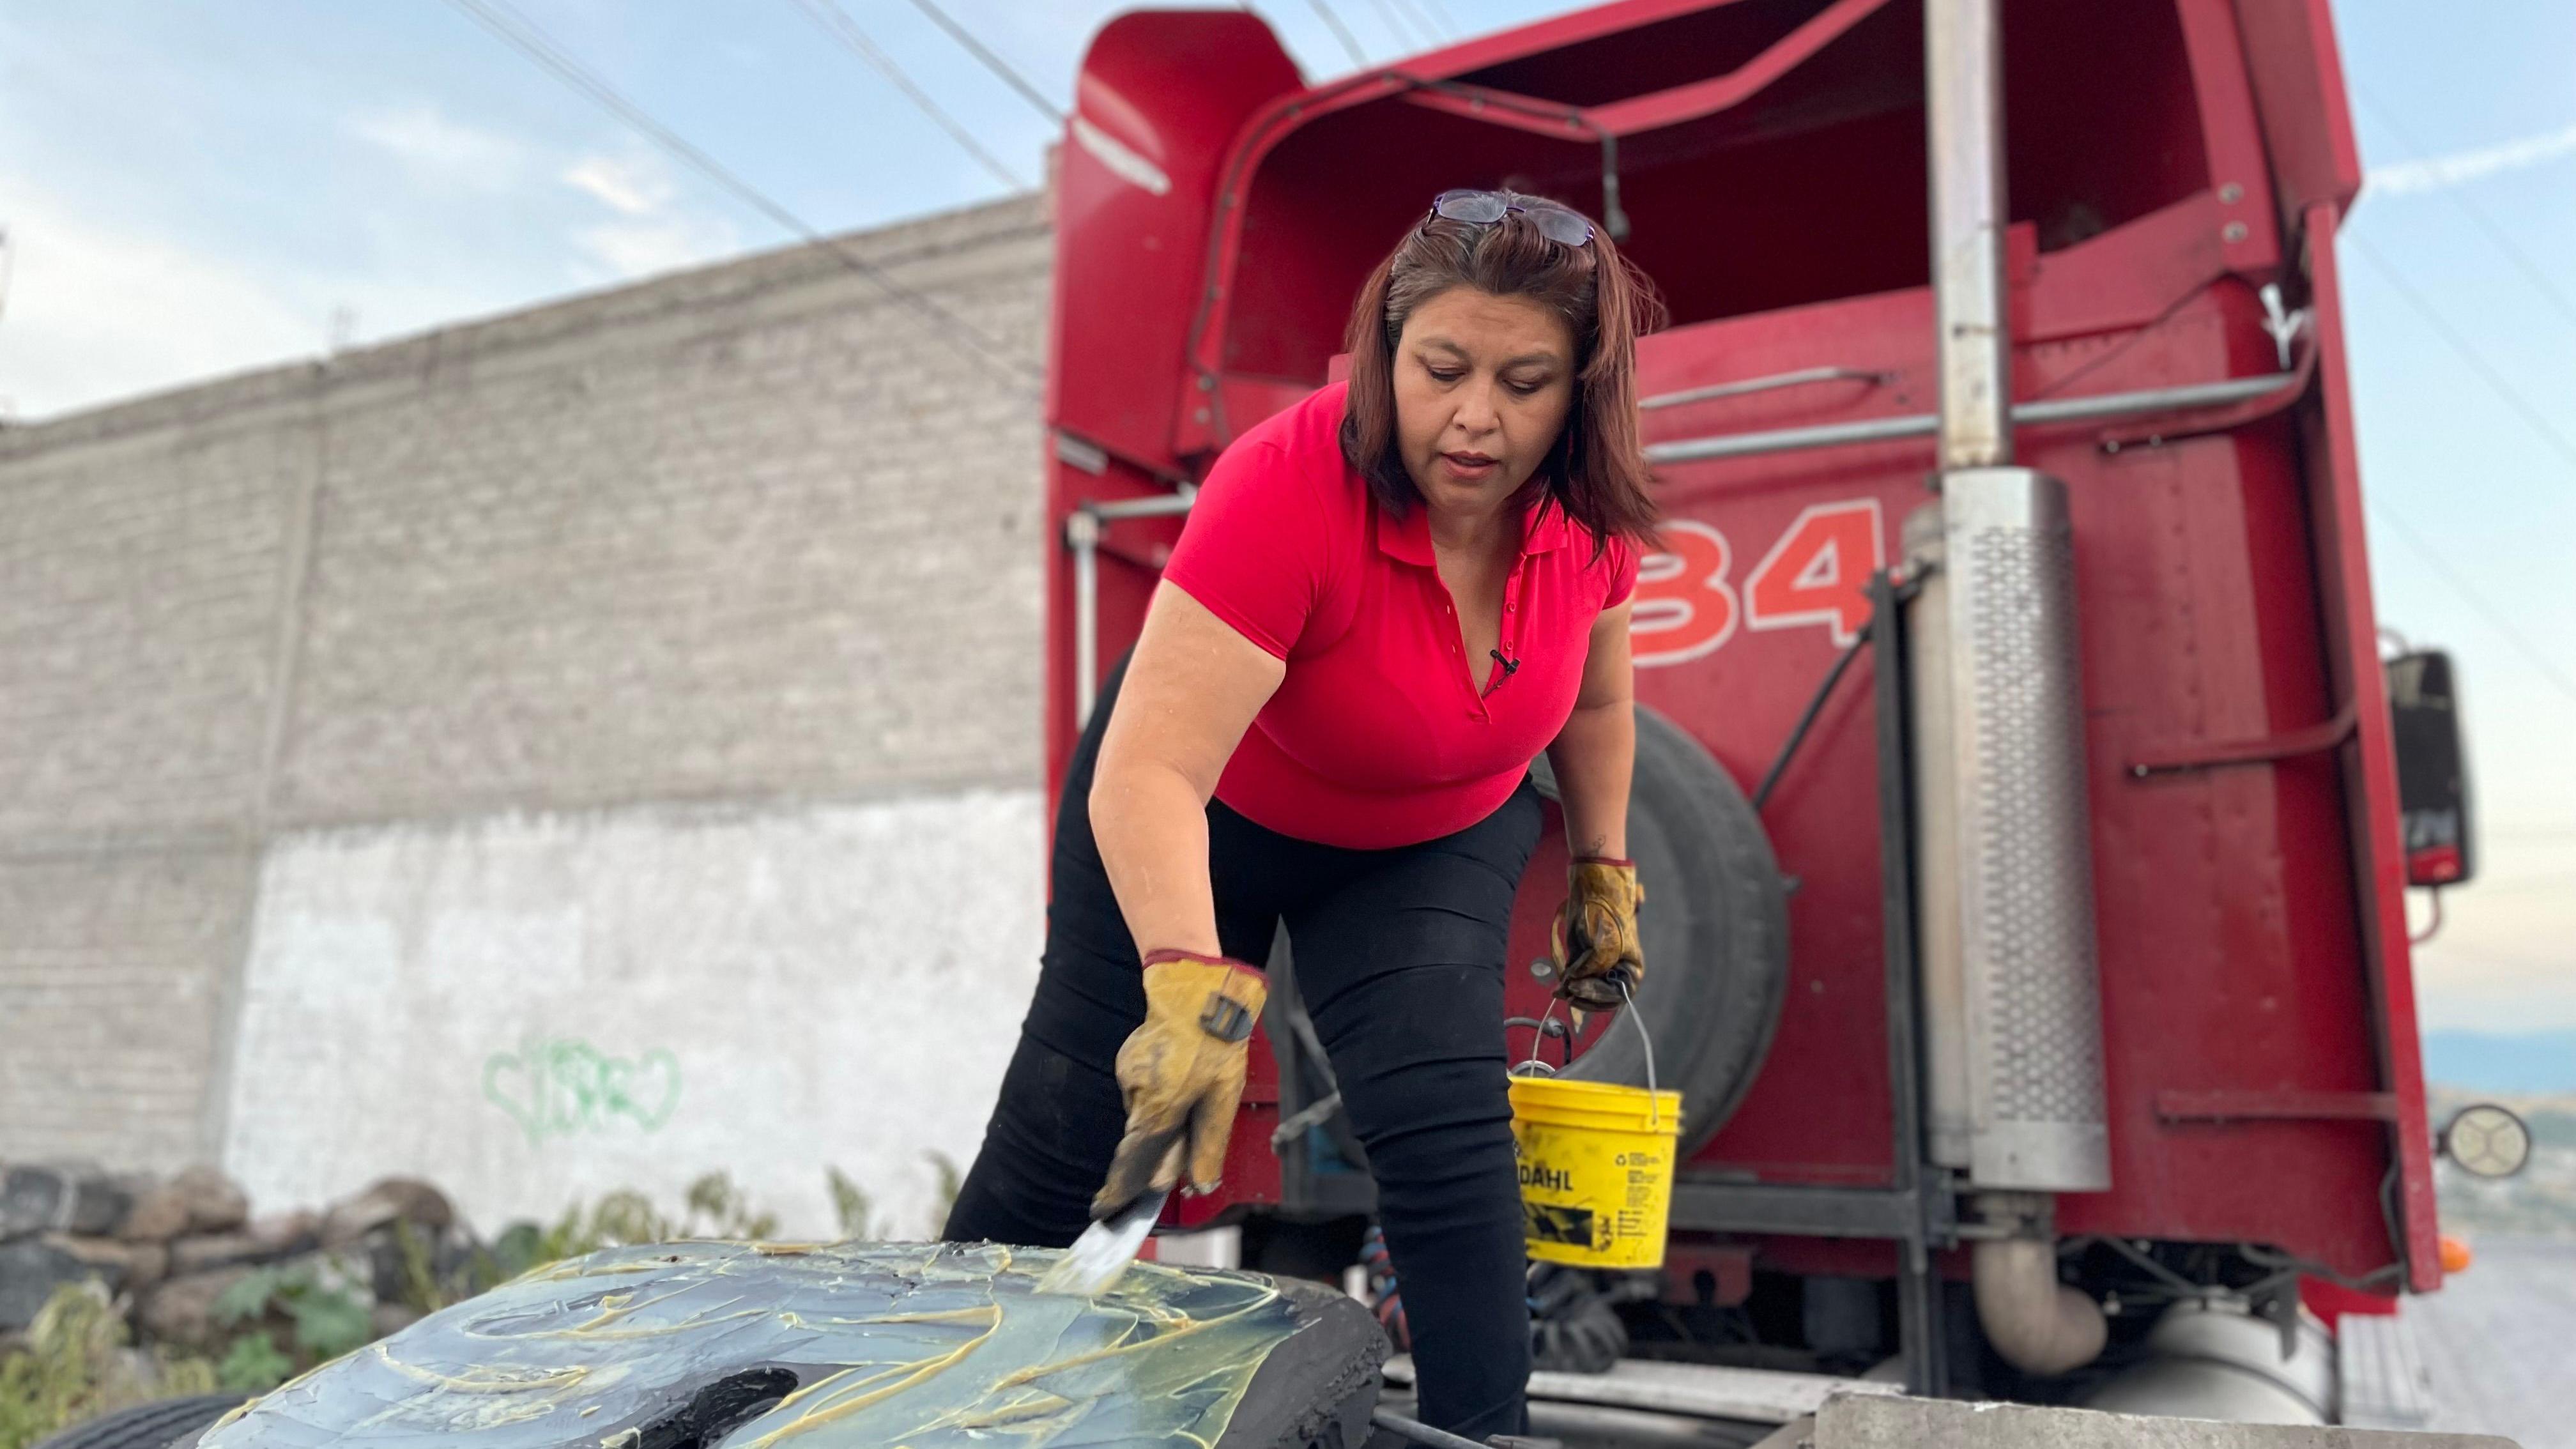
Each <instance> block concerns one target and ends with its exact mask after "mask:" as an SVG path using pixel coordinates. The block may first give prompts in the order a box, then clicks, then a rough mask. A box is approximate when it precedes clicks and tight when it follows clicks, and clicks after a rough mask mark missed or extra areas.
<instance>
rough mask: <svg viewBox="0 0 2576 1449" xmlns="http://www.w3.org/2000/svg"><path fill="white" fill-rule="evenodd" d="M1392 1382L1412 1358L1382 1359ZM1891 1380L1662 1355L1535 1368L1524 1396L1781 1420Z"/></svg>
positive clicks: (1409, 1378) (1405, 1379) (1876, 1389)
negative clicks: (1607, 1364)
mask: <svg viewBox="0 0 2576 1449" xmlns="http://www.w3.org/2000/svg"><path fill="white" fill-rule="evenodd" d="M1385 1373H1386V1378H1387V1381H1388V1382H1389V1383H1397V1384H1410V1383H1412V1382H1413V1359H1412V1356H1411V1355H1409V1354H1398V1355H1396V1356H1395V1357H1394V1358H1391V1359H1388V1360H1387V1361H1386V1369H1385ZM1901 1391H1902V1390H1901V1386H1899V1385H1896V1384H1884V1383H1877V1382H1874V1381H1872V1380H1868V1379H1847V1378H1836V1377H1833V1376H1832V1375H1829V1374H1801V1373H1787V1372H1784V1371H1782V1370H1779V1369H1751V1368H1726V1367H1723V1366H1720V1365H1717V1364H1697V1363H1659V1362H1655V1361H1652V1360H1648V1359H1635V1358H1629V1359H1621V1360H1620V1361H1619V1363H1618V1366H1617V1367H1615V1368H1613V1369H1611V1370H1610V1372H1608V1373H1606V1374H1568V1373H1552V1372H1549V1371H1547V1370H1544V1369H1542V1370H1540V1371H1538V1372H1536V1373H1533V1374H1531V1375H1530V1380H1529V1396H1530V1397H1531V1398H1532V1399H1552V1400H1559V1401H1563V1402H1568V1403H1580V1404H1606V1405H1609V1406H1611V1407H1613V1408H1622V1409H1646V1410H1651V1411H1654V1412H1657V1413H1664V1414H1687V1415H1691V1416H1694V1417H1697V1418H1703V1419H1738V1420H1743V1421H1746V1422H1748V1423H1756V1424H1785V1423H1788V1422H1789V1421H1790V1420H1792V1419H1795V1418H1798V1417H1800V1416H1802V1415H1806V1414H1812V1413H1814V1412H1816V1410H1817V1409H1819V1408H1822V1407H1823V1406H1824V1402H1825V1400H1826V1399H1828V1398H1830V1397H1832V1396H1833V1395H1835V1394H1895V1393H1899V1392H1901Z"/></svg>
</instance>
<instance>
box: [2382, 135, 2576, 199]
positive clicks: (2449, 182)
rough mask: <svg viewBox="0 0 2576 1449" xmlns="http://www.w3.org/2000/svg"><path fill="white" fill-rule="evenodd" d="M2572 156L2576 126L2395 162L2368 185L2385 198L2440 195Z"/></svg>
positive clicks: (2575, 138) (2574, 149) (2574, 146)
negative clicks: (2501, 173) (2499, 174)
mask: <svg viewBox="0 0 2576 1449" xmlns="http://www.w3.org/2000/svg"><path fill="white" fill-rule="evenodd" d="M2569 154H2576V126H2568V127H2564V128H2562V129H2560V130H2556V131H2544V132H2542V133H2541V134H2539V135H2537V136H2525V137H2522V138H2521V139H2520V140H2515V141H2507V142H2505V143H2503V144H2502V145H2499V146H2486V147H2481V148H2480V149H2478V150H2475V151H2457V152H2454V153H2452V154H2451V155H2448V156H2428V157H2426V158H2424V159H2423V160H2421V161H2396V162H2391V163H2390V164H2388V165H2386V166H2374V167H2372V168H2370V174H2369V176H2368V178H2367V182H2368V186H2369V189H2370V190H2371V191H2374V192H2377V193H2378V194H2380V195H2382V196H2405V195H2408V194H2410V193H2413V192H2418V191H2440V190H2442V189H2444V188H2446V187H2452V186H2458V185H2460V184H2462V183H2463V182H2469V181H2476V180H2478V179H2479V178H2481V177H2486V176H2492V175H2494V174H2496V173H2497V172H2499V171H2519V170H2521V169H2523V168H2524V167H2526V166H2539V165H2542V164H2544V163H2546V162H2550V161H2555V160H2557V159H2558V158H2559V157H2561V156H2566V155H2569Z"/></svg>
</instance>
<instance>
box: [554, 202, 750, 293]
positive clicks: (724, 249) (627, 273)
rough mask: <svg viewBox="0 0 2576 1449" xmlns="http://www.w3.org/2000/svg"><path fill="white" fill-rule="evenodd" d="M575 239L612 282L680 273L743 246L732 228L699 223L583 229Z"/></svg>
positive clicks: (678, 221) (686, 221)
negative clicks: (686, 268)
mask: <svg viewBox="0 0 2576 1449" xmlns="http://www.w3.org/2000/svg"><path fill="white" fill-rule="evenodd" d="M572 239H573V244H574V245H575V246H578V247H579V248H581V250H582V252H583V253H584V254H585V255H586V256H588V257H589V258H590V259H591V260H592V261H594V262H596V263H598V264H599V265H600V266H602V267H604V268H606V269H607V272H608V274H609V275H610V276H611V277H613V278H617V279H621V280H622V279H624V278H628V277H643V276H650V275H652V274H653V273H655V272H668V271H676V270H678V269H679V268H681V267H686V266H692V265H694V264H696V263H698V262H703V261H710V260H713V259H714V258H716V257H720V256H725V255H727V254H729V253H731V252H733V251H734V250H736V249H737V246H738V243H737V240H736V238H735V236H734V230H733V228H732V227H731V226H730V225H728V224H726V223H725V222H722V221H711V220H707V219H705V218H697V217H673V218H670V219H667V220H663V221H643V222H610V223H607V224H605V225H601V226H592V227H584V228H582V229H581V230H579V231H576V232H574V233H573V238H572Z"/></svg>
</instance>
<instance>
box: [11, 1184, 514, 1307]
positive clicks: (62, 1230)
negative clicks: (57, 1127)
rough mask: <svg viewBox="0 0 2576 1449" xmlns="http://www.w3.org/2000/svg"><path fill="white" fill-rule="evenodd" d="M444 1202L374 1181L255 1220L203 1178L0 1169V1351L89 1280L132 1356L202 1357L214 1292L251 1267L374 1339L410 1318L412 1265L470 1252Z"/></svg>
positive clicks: (433, 1192)
mask: <svg viewBox="0 0 2576 1449" xmlns="http://www.w3.org/2000/svg"><path fill="white" fill-rule="evenodd" d="M474 1246H475V1245H474V1240H473V1238H472V1235H471V1234H470V1232H469V1231H468V1230H467V1229H466V1228H465V1226H464V1225H463V1224H462V1222H461V1221H460V1220H459V1219H458V1218H457V1216H456V1210H455V1208H454V1207H453V1206H452V1205H451V1204H450V1203H449V1202H448V1200H447V1197H446V1195H445V1194H443V1193H441V1192H440V1191H439V1190H438V1189H437V1188H435V1187H433V1186H431V1185H430V1184H428V1183H426V1182H422V1181H419V1180H418V1179H415V1178H400V1177H395V1178H386V1179H384V1180H383V1181H381V1182H378V1183H375V1184H374V1185H372V1186H370V1187H368V1188H367V1189H366V1190H365V1191H363V1192H360V1193H357V1194H355V1195H354V1196H352V1197H350V1198H348V1199H346V1200H344V1201H342V1202H338V1203H334V1204H331V1205H330V1206H328V1207H327V1208H325V1209H323V1210H322V1211H319V1212H315V1211H310V1210H303V1209H298V1210H294V1211H288V1212H280V1213H272V1214H268V1215H265V1216H261V1217H257V1218H254V1217H253V1216H252V1215H251V1211H250V1200H249V1199H248V1197H246V1196H245V1195H244V1194H243V1192H242V1190H241V1188H240V1187H239V1186H237V1185H236V1184H234V1183H233V1182H231V1181H230V1180H228V1179H227V1178H225V1176H224V1175H223V1174H222V1173H221V1172H219V1171H217V1170H215V1169H214V1168H211V1167H206V1166H202V1165H201V1166H195V1167H190V1168H187V1169H185V1170H184V1171H181V1172H179V1173H176V1174H174V1175H171V1176H168V1177H149V1176H141V1175H135V1174H114V1173H109V1172H106V1171H104V1170H101V1169H99V1168H96V1167H93V1166H89V1165H86V1164H60V1163H10V1164H6V1165H5V1166H0V1347H5V1346H7V1345H10V1344H13V1343H15V1342H16V1341H17V1340H18V1338H19V1337H20V1336H21V1335H22V1334H23V1332H24V1331H25V1329H26V1328H27V1326H28V1324H30V1323H31V1322H33V1321H34V1319H35V1316H36V1312H37V1310H39V1309H41V1308H43V1307H44V1305H45V1300H46V1299H48V1298H50V1297H52V1296H53V1293H54V1291H55V1290H56V1289H57V1288H59V1287H61V1286H62V1285H64V1284H67V1283H78V1282H81V1281H82V1280H84V1279H95V1280H97V1281H98V1282H99V1283H100V1284H101V1285H102V1286H103V1287H105V1288H106V1290H107V1291H108V1293H109V1294H110V1295H111V1297H112V1299H113V1301H114V1302H115V1304H116V1306H117V1308H118V1309H119V1311H121V1312H122V1313H124V1314H125V1315H126V1318H127V1321H128V1323H129V1325H130V1326H131V1327H132V1328H133V1329H134V1332H135V1338H136V1341H137V1342H139V1343H142V1344H146V1345H150V1344H167V1345H169V1346H171V1347H173V1348H178V1349H183V1350H191V1351H204V1350H207V1349H211V1348H213V1347H214V1346H216V1345H217V1344H218V1343H219V1342H220V1341H221V1340H222V1339H223V1337H224V1336H225V1335H226V1333H227V1332H228V1329H227V1326H226V1325H223V1324H219V1323H217V1322H216V1321H215V1304H216V1301H217V1300H218V1299H220V1298H221V1297H222V1296H223V1293H224V1290H225V1289H227V1288H230V1287H231V1286H232V1285H233V1284H235V1283H238V1282H240V1281H241V1280H243V1279H244V1278H247V1277H248V1276H250V1275H251V1274H252V1273H254V1272H257V1271H259V1270H260V1269H263V1268H278V1267H293V1266H296V1265H299V1264H301V1265H309V1266H311V1267H312V1268H313V1269H314V1270H315V1271H316V1272H317V1273H318V1274H320V1275H322V1276H323V1277H324V1278H325V1279H326V1280H327V1281H331V1282H334V1283H337V1284H340V1285H342V1286H343V1287H344V1289H345V1290H346V1291H348V1292H350V1293H351V1294H352V1295H353V1296H354V1297H355V1298H357V1300H358V1301H359V1303H360V1304H361V1306H363V1307H364V1308H366V1309H367V1311H368V1313H369V1316H370V1320H371V1322H372V1323H373V1324H374V1326H375V1327H376V1328H377V1330H378V1331H379V1332H380V1333H381V1332H389V1331H391V1330H392V1329H393V1328H398V1327H400V1326H401V1325H403V1324H404V1323H407V1322H409V1321H411V1319H412V1318H414V1317H417V1316H418V1315H417V1313H416V1312H415V1311H414V1310H413V1309H411V1308H410V1307H408V1306H407V1305H406V1304H405V1303H404V1302H403V1301H402V1300H403V1299H404V1298H405V1296H406V1289H407V1288H409V1287H410V1286H412V1285H411V1284H410V1282H409V1279H410V1278H411V1276H412V1275H413V1274H414V1273H415V1272H416V1271H417V1270H418V1268H419V1267H420V1266H424V1265H425V1266H427V1267H428V1268H429V1270H430V1271H431V1272H432V1273H433V1274H434V1275H437V1276H439V1277H441V1278H445V1277H446V1276H447V1275H448V1274H449V1273H450V1272H452V1271H453V1270H454V1269H455V1268H456V1267H457V1266H458V1265H459V1264H460V1263H461V1262H462V1261H463V1259H464V1258H465V1256H466V1255H467V1254H469V1253H470V1252H471V1251H472V1249H473V1247H474Z"/></svg>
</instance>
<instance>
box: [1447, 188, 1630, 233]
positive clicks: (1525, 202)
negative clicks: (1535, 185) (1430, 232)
mask: <svg viewBox="0 0 2576 1449" xmlns="http://www.w3.org/2000/svg"><path fill="white" fill-rule="evenodd" d="M1515 211H1517V212H1519V213H1520V214H1521V215H1523V216H1526V217H1528V218H1529V219H1530V224H1531V225H1532V226H1535V227H1537V228H1538V234H1539V235H1540V236H1543V237H1546V238H1547V239H1548V240H1549V241H1552V242H1556V243H1558V244H1559V245H1561V246H1569V247H1579V246H1582V245H1584V244H1585V243H1587V242H1589V241H1591V240H1592V223H1590V222H1588V221H1586V220H1584V219H1583V215H1582V213H1580V212H1577V211H1574V210H1572V209H1571V208H1568V207H1563V206H1559V205H1557V204H1556V203H1555V202H1553V201H1548V200H1545V199H1544V198H1541V197H1536V196H1523V195H1521V194H1520V193H1518V192H1514V191H1444V192H1441V193H1440V194H1439V195H1438V196H1436V197H1434V198H1432V201H1431V214H1432V215H1433V216H1436V217H1439V218H1441V219H1442V220H1444V221H1463V222H1465V223H1467V224H1468V225H1470V226H1492V225H1493V224H1494V223H1495V222H1498V221H1501V220H1502V219H1503V218H1504V217H1505V216H1507V215H1509V214H1510V213H1512V212H1515Z"/></svg>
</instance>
